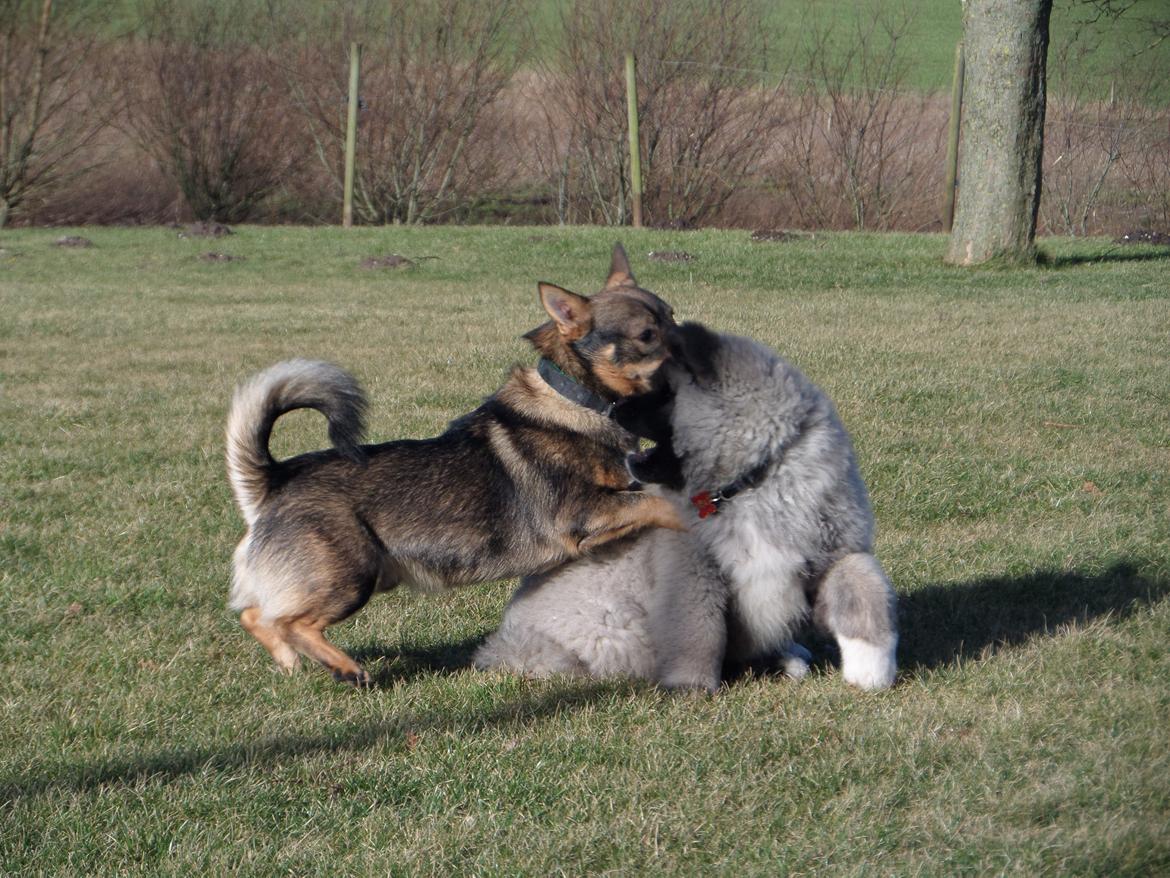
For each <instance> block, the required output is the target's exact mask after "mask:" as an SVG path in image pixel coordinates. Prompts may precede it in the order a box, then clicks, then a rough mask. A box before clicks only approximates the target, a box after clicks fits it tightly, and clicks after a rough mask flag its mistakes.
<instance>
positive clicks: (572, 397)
mask: <svg viewBox="0 0 1170 878" xmlns="http://www.w3.org/2000/svg"><path fill="white" fill-rule="evenodd" d="M536 371H537V372H538V373H539V374H540V377H541V378H543V379H544V380H545V381H546V382H547V383H548V385H549V387H551V388H552V389H553V390H555V391H556V392H557V393H559V394H560V395H561V396H563V397H564V398H565V399H567V400H569V402H575V403H576V404H577V405H583V406H585V408H587V409H592V410H593V411H595V412H597V413H598V414H602V415H605V416H606V417H607V418H608V417H611V416H612V415H613V407H614V406H615V405H617V403H616V402H610V401H609V400H608V399H605V398H604V397H603V396H601V395H600V394H597V393H594V392H593V391H592V390H590V389H589V388H588V387H585V386H584V385H583V384H581V383H579V382H578V381H576V380H575V379H573V378H571V377H569V376H568V375H566V374H565V373H564V372H562V371H561V368H560V366H558V365H557V364H556V363H554V362H553V361H552V360H549V359H546V358H544V357H541V358H540V362H539V363H537V365H536Z"/></svg>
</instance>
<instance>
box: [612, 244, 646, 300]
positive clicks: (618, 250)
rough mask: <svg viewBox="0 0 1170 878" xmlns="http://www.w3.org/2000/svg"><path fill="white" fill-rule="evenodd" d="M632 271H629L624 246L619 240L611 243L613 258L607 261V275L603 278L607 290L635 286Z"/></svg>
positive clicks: (635, 282)
mask: <svg viewBox="0 0 1170 878" xmlns="http://www.w3.org/2000/svg"><path fill="white" fill-rule="evenodd" d="M637 285H638V282H637V281H636V280H634V273H633V272H632V271H630V260H629V259H628V258H627V257H626V248H625V247H623V246H622V243H621V241H618V242H617V243H616V244H614V245H613V258H612V259H611V260H610V262H609V277H607V278H606V279H605V288H606V289H607V290H612V289H616V288H617V287H636V286H637Z"/></svg>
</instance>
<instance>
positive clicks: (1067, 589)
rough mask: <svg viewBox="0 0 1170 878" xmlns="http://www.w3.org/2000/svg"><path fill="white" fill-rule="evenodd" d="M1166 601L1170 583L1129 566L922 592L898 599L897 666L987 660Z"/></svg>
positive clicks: (1041, 573) (910, 669)
mask: <svg viewBox="0 0 1170 878" xmlns="http://www.w3.org/2000/svg"><path fill="white" fill-rule="evenodd" d="M1167 595H1170V580H1168V579H1165V578H1154V577H1149V576H1145V575H1143V574H1141V573H1140V572H1139V571H1138V568H1137V566H1136V565H1133V564H1128V563H1118V564H1114V565H1113V566H1111V567H1108V568H1106V569H1105V570H1103V571H1101V572H1100V573H1093V574H1089V573H1078V572H1075V571H1074V572H1066V571H1058V570H1037V571H1033V572H1031V573H1027V574H1024V575H1020V576H997V577H989V578H986V579H974V580H971V581H968V582H958V583H945V584H938V585H930V586H926V587H925V588H920V589H916V590H915V591H912V592H910V593H909V594H904V595H900V596H899V598H898V604H899V607H898V616H899V620H898V621H899V627H900V629H901V634H900V642H899V645H898V658H899V664H900V666H901V667H902V669H903V671H904V672H906V673H910V674H914V673H917V672H922V671H927V670H931V669H933V668H938V667H941V666H944V665H951V664H957V663H962V662H964V661H969V660H973V659H979V658H985V657H986V656H988V655H990V654H993V653H994V652H996V651H997V650H999V649H1002V648H1005V647H1012V646H1017V645H1020V644H1023V643H1025V642H1027V641H1030V640H1032V639H1034V638H1036V637H1042V636H1047V635H1054V634H1055V633H1056V632H1058V631H1059V630H1060V629H1061V628H1064V627H1065V626H1068V625H1085V624H1088V623H1090V622H1093V621H1094V620H1097V619H1102V618H1111V619H1115V620H1121V619H1125V618H1127V617H1129V616H1131V615H1133V614H1134V613H1136V612H1140V611H1141V610H1143V609H1145V608H1147V607H1150V606H1152V605H1153V604H1156V603H1158V602H1159V601H1161V600H1163V599H1164V598H1165V597H1167Z"/></svg>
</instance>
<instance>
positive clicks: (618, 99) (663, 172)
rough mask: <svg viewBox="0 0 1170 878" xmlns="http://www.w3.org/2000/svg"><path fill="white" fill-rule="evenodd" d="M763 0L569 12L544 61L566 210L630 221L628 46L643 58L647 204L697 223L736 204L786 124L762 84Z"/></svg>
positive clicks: (652, 3)
mask: <svg viewBox="0 0 1170 878" xmlns="http://www.w3.org/2000/svg"><path fill="white" fill-rule="evenodd" d="M764 22H765V17H764V7H763V4H761V3H759V2H756V0H723V2H719V0H646V2H643V3H637V4H635V3H625V2H621V0H579V2H576V3H573V4H571V5H570V6H568V7H565V8H564V9H563V11H562V15H561V22H560V25H561V28H560V34H559V36H558V37H557V39H556V51H555V52H554V53H553V54H552V56H551V60H550V61H549V62H548V64H547V65H546V70H545V73H546V76H547V92H546V94H545V100H546V101H548V102H549V104H550V110H549V113H548V119H547V124H546V126H545V129H544V130H545V133H546V135H547V136H546V139H545V143H544V145H543V148H542V149H541V152H542V154H543V155H544V156H546V157H547V158H546V160H545V164H544V169H545V171H546V173H548V174H549V179H550V180H552V181H554V185H555V186H556V188H557V191H558V202H559V205H560V210H559V215H560V216H559V218H560V219H561V220H562V221H571V222H601V223H607V224H622V223H625V222H626V221H627V219H628V217H629V215H630V210H631V208H630V185H631V184H630V171H629V157H628V146H627V144H628V141H627V118H626V99H625V78H624V61H623V58H624V53H625V52H626V51H627V50H628V49H629V50H635V51H636V54H637V88H638V114H639V127H640V134H641V139H642V143H641V149H642V175H643V189H644V192H643V202H642V203H643V212H644V215H645V217H646V218H647V221H648V222H650V223H658V224H666V223H674V224H678V225H683V226H687V225H691V224H696V223H700V222H703V221H705V220H707V219H708V218H709V217H711V216H713V215H714V214H715V213H716V212H718V211H719V209H720V208H721V207H722V206H723V205H724V204H725V203H726V202H727V200H728V198H729V197H730V196H731V194H732V193H733V192H734V191H735V189H736V187H737V186H739V185H740V184H741V183H742V182H743V180H744V179H745V177H746V176H747V175H748V174H749V173H750V172H751V171H752V170H753V168H754V167H755V165H756V162H757V161H758V159H759V158H760V156H761V155H762V154H763V153H764V151H765V150H766V149H767V146H768V140H769V138H770V137H771V135H772V133H773V132H774V131H775V130H776V128H777V126H778V125H779V122H780V121H781V120H780V119H779V118H778V117H777V115H776V114H775V112H774V110H775V107H776V101H775V98H776V95H777V93H778V89H777V88H776V87H775V86H772V87H764V86H763V85H761V78H762V76H761V72H760V69H759V68H761V67H762V66H763V65H764V59H765V58H766V48H767V42H766V28H765V26H764Z"/></svg>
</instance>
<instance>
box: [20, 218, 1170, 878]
mask: <svg viewBox="0 0 1170 878" xmlns="http://www.w3.org/2000/svg"><path fill="white" fill-rule="evenodd" d="M64 233H65V231H63V230H27V231H24V230H21V231H7V232H4V233H3V234H2V235H0V313H2V314H3V319H2V320H0V373H2V374H0V594H2V595H3V596H4V598H3V602H2V603H0V612H2V613H3V616H2V625H3V632H4V633H3V635H2V636H0V661H2V662H3V670H4V673H3V676H2V679H0V872H3V873H5V874H14V875H15V874H20V875H26V874H76V875H83V874H84V875H91V874H144V875H155V874H173V875H191V874H199V873H202V874H207V875H218V874H231V873H242V874H296V875H345V874H358V875H367V874H395V875H398V874H402V875H405V874H424V875H425V874H434V875H456V874H484V875H490V874H550V873H557V874H566V875H581V874H586V873H598V872H609V873H612V874H620V875H641V874H663V875H684V874H702V873H706V874H745V875H783V874H787V875H816V876H822V875H874V874H880V875H939V876H953V875H962V874H970V875H988V874H1009V875H1028V876H1034V875H1110V876H1121V875H1133V876H1146V875H1153V874H1158V873H1165V872H1166V871H1167V870H1170V836H1168V835H1167V832H1166V827H1167V825H1168V824H1170V783H1168V782H1167V778H1168V777H1170V746H1168V744H1167V723H1168V721H1170V685H1168V683H1167V680H1168V679H1170V651H1168V649H1167V645H1166V644H1167V639H1168V637H1170V524H1168V522H1167V510H1168V509H1170V475H1168V473H1170V357H1168V353H1167V351H1168V339H1170V286H1168V285H1167V283H1166V276H1167V269H1168V268H1170V250H1167V248H1162V249H1157V248H1152V247H1145V248H1121V247H1116V246H1114V245H1111V244H1109V243H1108V242H1106V241H1102V240H1085V241H1078V242H1075V243H1072V242H1067V241H1045V242H1044V243H1043V248H1044V250H1045V251H1046V252H1047V254H1048V256H1049V264H1048V265H1047V266H1045V267H1041V268H1035V269H1029V270H1018V271H1007V270H981V271H960V270H957V269H952V268H948V267H945V266H943V264H942V262H941V256H942V254H943V252H944V250H945V243H946V242H945V240H944V239H943V238H941V237H932V236H878V235H816V236H815V237H814V236H810V237H806V238H803V239H800V240H796V241H791V242H789V243H767V244H756V243H752V242H751V241H750V240H749V238H748V236H747V234H746V233H744V232H693V233H667V232H633V231H629V230H623V231H622V232H621V235H622V237H623V239H624V240H625V242H626V244H627V246H628V249H629V251H630V253H631V257H632V261H633V265H634V270H635V272H636V273H637V274H638V276H639V279H640V280H641V281H642V282H643V284H644V285H645V286H648V287H650V288H651V289H654V290H656V291H657V292H659V293H660V294H661V295H662V296H663V297H665V298H666V299H668V300H669V301H670V302H672V303H673V304H674V306H675V309H676V311H677V313H678V315H679V316H680V317H682V318H688V319H701V320H703V321H706V322H709V323H710V324H712V325H714V326H716V327H718V328H720V329H724V330H730V331H736V332H742V333H747V334H751V335H753V336H755V337H758V338H760V339H762V340H764V341H766V342H768V343H770V344H772V345H773V346H775V347H776V348H777V349H778V350H779V351H781V352H782V353H784V354H786V355H787V356H789V357H790V358H791V359H793V360H794V361H795V362H796V363H798V364H799V365H801V366H802V367H803V368H804V369H805V370H806V371H807V372H808V374H809V375H810V376H811V377H813V378H814V379H815V380H817V381H818V382H819V383H820V384H821V385H822V386H823V387H824V388H825V389H826V390H828V391H829V392H830V394H831V395H832V396H833V397H834V398H835V399H836V401H837V403H838V407H839V409H840V411H841V414H842V417H843V419H844V421H845V423H846V424H847V426H848V427H849V428H850V429H851V431H852V432H853V435H854V438H855V442H856V445H857V449H858V454H859V457H860V462H861V466H862V471H863V473H864V474H865V475H866V477H867V480H868V483H869V485H870V489H871V493H872V496H873V500H874V505H875V510H876V514H877V518H878V528H879V533H878V544H877V550H878V554H879V556H880V557H881V558H882V560H883V562H884V563H885V565H886V567H887V569H888V570H889V571H890V573H891V576H892V578H893V580H894V582H895V584H896V586H897V589H898V593H899V597H900V602H901V604H900V615H901V624H902V627H903V641H902V645H901V648H900V664H901V668H902V671H901V674H900V678H899V682H898V685H897V686H896V687H895V688H894V689H892V690H891V691H889V692H885V693H881V694H876V695H867V694H860V693H857V692H855V691H853V690H850V689H849V688H848V687H846V686H845V685H844V684H843V683H842V682H841V680H840V677H839V675H838V674H837V673H836V671H835V670H834V668H833V667H832V663H831V661H827V660H822V662H821V664H820V665H819V667H818V670H817V671H816V672H815V673H814V674H813V675H812V676H810V677H809V678H808V679H806V680H805V681H803V682H801V683H799V684H796V683H792V682H790V681H788V680H786V679H784V678H780V677H776V676H774V675H770V674H767V673H759V674H756V675H752V676H748V677H747V678H744V679H740V680H737V681H735V682H734V683H733V684H731V685H730V686H728V687H727V688H726V689H725V690H724V691H723V692H721V693H720V694H719V695H718V696H716V697H712V698H707V697H688V696H672V695H668V694H664V693H662V692H659V691H656V690H654V689H652V688H649V687H646V686H642V685H635V684H630V683H627V682H621V681H604V682H597V681H581V680H571V679H559V680H552V681H545V682H527V681H524V680H521V679H516V678H513V677H507V676H500V675H482V674H478V673H474V672H472V671H469V670H467V669H466V664H467V662H468V659H469V656H470V653H471V651H472V650H473V649H474V647H475V644H476V643H477V642H478V641H479V639H480V638H481V637H482V636H483V635H484V634H485V633H486V632H487V631H489V630H491V628H492V627H493V626H494V625H495V624H496V622H497V621H498V619H499V615H500V611H501V609H502V607H503V604H504V602H505V601H506V599H507V597H508V594H509V591H510V588H511V586H512V583H497V584H492V585H485V586H481V587H475V588H468V589H464V590H461V591H458V592H455V593H453V594H452V595H450V596H449V597H444V598H438V599H436V598H425V597H420V596H415V595H412V594H411V593H409V592H407V591H401V592H398V593H392V594H390V595H387V596H382V597H379V598H376V599H375V601H374V602H373V603H372V604H371V605H370V607H369V608H367V610H365V611H363V612H362V613H361V614H359V615H358V616H357V618H356V619H355V620H353V621H352V622H351V623H349V624H346V625H343V626H339V627H338V628H337V629H336V630H335V639H336V640H337V641H338V642H339V643H340V644H341V645H342V646H343V647H344V648H346V649H348V650H351V651H352V652H354V653H355V654H357V655H358V656H360V657H361V659H362V660H363V661H364V662H365V664H366V665H367V667H369V669H370V670H371V672H372V673H373V674H374V676H375V677H376V679H377V680H378V681H379V685H378V686H377V687H376V688H375V689H373V690H372V691H368V692H359V691H355V690H352V689H349V688H346V687H343V686H339V685H338V684H335V683H334V682H332V680H330V679H329V677H328V675H327V674H325V673H324V672H322V671H321V670H319V669H317V668H306V669H303V670H302V671H301V672H300V673H298V674H297V675H294V676H290V677H283V676H280V675H278V674H277V673H276V672H275V670H274V666H273V665H272V663H271V661H270V660H269V659H268V657H267V655H266V654H264V653H263V651H262V650H261V649H260V647H259V646H258V645H257V644H256V643H255V642H254V641H253V640H252V639H251V638H250V637H248V636H247V635H245V634H244V633H243V631H242V630H241V629H240V628H239V626H238V625H237V623H236V621H235V619H234V618H233V617H232V615H231V614H230V613H229V612H228V611H227V610H226V608H225V606H224V600H225V595H226V590H227V580H228V572H229V558H230V555H231V552H232V549H233V548H234V546H235V543H236V541H237V540H238V539H239V537H240V536H241V534H242V524H241V521H240V519H239V516H238V514H237V512H236V510H235V509H234V508H233V505H232V501H231V499H230V496H229V492H228V488H227V482H226V479H225V476H224V467H223V462H222V445H223V442H222V431H223V422H224V417H225V414H226V407H227V402H228V399H229V396H230V393H231V389H232V387H233V385H234V384H235V382H236V381H237V380H239V379H240V378H242V377H243V376H245V375H246V374H248V373H249V372H250V371H252V370H254V369H257V368H260V367H262V366H265V365H268V364H270V363H272V362H274V361H276V360H279V359H282V358H285V357H290V356H312V357H325V358H329V359H333V360H335V361H337V362H339V363H341V364H343V365H345V366H347V367H349V368H351V369H352V370H354V371H355V372H356V373H357V374H358V375H359V376H360V377H361V379H362V380H363V382H364V383H365V385H366V387H367V389H368V390H369V393H370V396H371V398H372V413H371V436H372V438H374V439H378V440H382V439H389V438H394V437H404V436H424V435H430V434H433V433H435V432H437V431H438V430H440V429H441V428H442V426H443V425H444V424H445V423H446V421H447V420H449V419H450V418H452V417H454V416H456V415H458V414H460V413H462V412H465V411H467V410H468V409H470V408H471V407H473V406H474V405H475V404H476V403H477V402H478V401H479V400H480V399H481V398H482V397H483V396H485V395H487V394H489V393H490V392H492V390H493V389H494V388H495V387H496V386H498V384H499V383H500V382H501V380H502V378H503V376H504V375H505V374H506V370H507V368H508V366H509V364H511V363H513V362H515V361H517V360H519V361H530V360H531V356H530V354H529V353H528V351H527V350H526V349H525V346H524V344H523V343H522V342H521V341H520V340H519V339H518V336H519V335H520V334H521V333H522V332H523V331H525V330H527V329H529V328H531V327H532V326H534V325H535V324H536V323H537V322H538V321H539V320H540V319H541V317H542V313H541V312H540V309H539V306H538V304H537V300H536V289H535V282H536V281H537V280H540V279H547V280H552V281H556V282H559V283H562V284H565V285H568V286H570V287H572V288H574V289H578V290H581V291H586V292H591V291H593V290H594V289H596V287H597V286H598V285H599V282H600V280H601V278H602V275H603V274H604V269H605V267H606V266H607V264H608V252H609V248H610V247H611V246H612V244H613V241H614V238H615V236H616V235H617V234H618V232H617V231H615V230H604V229H573V228H569V229H558V228H547V229H535V228H527V229H526V228H495V229H477V228H441V229H439V228H425V229H389V228H387V229H355V230H352V231H351V232H348V233H346V232H343V231H341V230H338V229H332V228H330V229H301V228H296V229H292V228H258V227H243V228H240V229H238V230H237V234H236V235H235V236H233V237H230V238H227V239H224V240H221V241H216V242H209V241H206V240H191V239H179V238H178V237H177V236H176V235H175V233H174V232H173V231H171V230H166V229H158V228H154V229H134V230H126V229H87V230H81V234H85V235H86V236H88V237H89V238H91V239H92V240H93V242H94V244H95V246H94V247H92V248H89V249H63V248H58V247H55V246H53V244H52V242H53V241H54V240H55V239H56V238H57V237H58V236H59V235H61V234H64ZM209 250H216V251H224V252H227V253H230V254H232V255H235V256H238V257H243V258H242V259H239V260H237V261H233V262H228V263H208V262H204V261H201V260H200V259H199V255H200V254H202V253H204V252H206V251H209ZM651 250H685V251H687V252H689V253H691V254H693V255H694V256H695V257H696V259H695V261H693V262H690V263H669V264H668V263H656V262H652V261H649V260H648V259H647V253H648V251H651ZM390 252H396V253H400V254H403V255H406V256H409V257H413V258H418V257H424V256H430V257H435V258H433V259H425V260H421V261H419V263H418V267H417V268H415V269H412V270H408V271H383V272H378V271H363V270H361V269H359V268H358V267H357V264H358V262H359V261H360V259H361V258H362V257H364V256H368V255H379V254H386V253H390ZM302 414H303V417H301V415H302ZM287 420H288V423H284V422H282V424H281V426H280V428H279V430H278V433H279V435H278V437H277V443H276V444H277V447H278V449H279V451H280V453H281V454H287V453H292V452H294V451H297V450H302V449H307V448H312V447H317V446H319V444H321V443H323V442H324V438H323V437H324V430H323V425H322V423H321V422H320V420H319V419H318V418H317V417H316V416H314V415H311V414H305V413H298V415H296V416H290V418H288V419H287ZM820 646H821V647H823V646H824V645H823V644H820ZM822 655H823V653H822Z"/></svg>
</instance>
